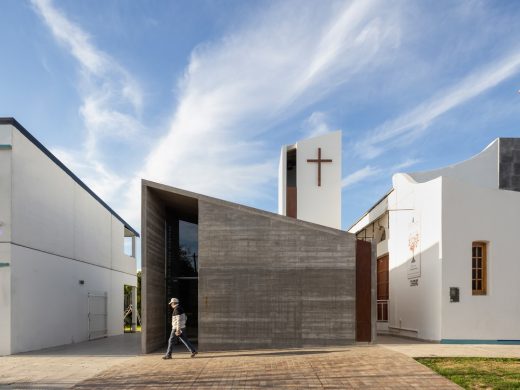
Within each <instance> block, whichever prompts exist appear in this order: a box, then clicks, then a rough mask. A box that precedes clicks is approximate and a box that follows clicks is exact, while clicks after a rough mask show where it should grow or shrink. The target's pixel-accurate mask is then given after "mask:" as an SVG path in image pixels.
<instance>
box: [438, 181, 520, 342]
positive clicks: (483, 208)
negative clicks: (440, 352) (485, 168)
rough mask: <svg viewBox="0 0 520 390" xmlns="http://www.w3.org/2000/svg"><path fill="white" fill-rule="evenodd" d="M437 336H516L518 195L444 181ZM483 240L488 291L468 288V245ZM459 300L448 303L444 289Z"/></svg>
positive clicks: (519, 316)
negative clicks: (452, 290) (451, 290)
mask: <svg viewBox="0 0 520 390" xmlns="http://www.w3.org/2000/svg"><path fill="white" fill-rule="evenodd" d="M443 205H444V207H443V211H442V218H443V254H444V258H443V272H442V274H443V278H442V279H443V284H442V338H443V339H466V340H468V339H469V340H475V339H478V340H520V327H519V326H518V324H519V322H520V300H519V299H518V298H519V297H520V284H519V283H518V275H520V261H519V259H518V256H519V255H518V220H519V219H520V193H518V192H514V191H504V190H498V189H489V188H483V187H478V186H473V185H469V184H468V183H467V182H462V181H459V180H456V179H452V178H445V179H444V182H443ZM473 241H487V242H488V285H487V295H483V296H473V295H472V290H471V265H472V264H471V245H472V242H473ZM450 287H459V289H460V302H458V303H450V299H449V288H450Z"/></svg>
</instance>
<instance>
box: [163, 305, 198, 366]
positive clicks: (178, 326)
mask: <svg viewBox="0 0 520 390" xmlns="http://www.w3.org/2000/svg"><path fill="white" fill-rule="evenodd" d="M168 305H170V306H171V307H172V309H173V313H172V332H171V334H170V338H169V340H168V350H167V351H166V355H164V356H163V359H171V358H172V350H173V343H174V341H175V339H177V338H178V339H179V340H180V341H182V343H183V344H184V345H185V346H186V348H188V350H189V351H190V352H191V357H195V355H196V354H197V353H198V352H197V350H196V349H195V347H194V346H193V345H192V344H191V343H190V340H188V338H187V337H186V334H185V330H186V321H187V319H186V314H185V313H184V309H183V308H182V306H181V305H180V304H179V300H178V299H177V298H172V299H171V300H170V303H168Z"/></svg>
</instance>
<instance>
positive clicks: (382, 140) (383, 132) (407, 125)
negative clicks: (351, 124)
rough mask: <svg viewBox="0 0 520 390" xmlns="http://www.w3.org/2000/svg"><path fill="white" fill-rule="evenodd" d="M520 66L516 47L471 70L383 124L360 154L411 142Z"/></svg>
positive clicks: (367, 155)
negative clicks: (514, 49)
mask: <svg viewBox="0 0 520 390" xmlns="http://www.w3.org/2000/svg"><path fill="white" fill-rule="evenodd" d="M519 70H520V51H518V50H516V51H514V52H513V53H512V54H510V55H508V56H505V57H504V58H501V59H499V60H498V61H493V62H492V63H490V64H488V65H487V66H485V67H482V68H480V69H478V70H476V71H474V72H472V73H470V74H469V75H468V76H466V77H465V78H464V79H462V80H461V81H459V82H458V83H456V84H455V85H454V86H452V87H450V88H448V89H446V90H444V91H442V92H441V93H438V94H436V95H435V96H434V97H433V98H431V99H429V100H427V101H425V102H423V103H421V104H419V105H418V106H416V107H415V108H414V109H412V110H411V111H409V112H407V113H405V114H403V115H401V116H399V117H398V118H396V119H394V120H391V121H388V122H386V123H384V124H382V125H381V126H379V127H378V128H376V129H375V130H374V131H372V132H370V133H369V134H367V135H366V136H365V137H364V138H363V139H362V140H361V141H359V142H357V143H356V145H355V151H356V154H357V155H358V156H360V157H364V158H367V159H372V158H375V157H377V156H379V155H381V154H382V153H384V152H386V151H388V150H391V149H394V148H396V147H398V146H402V145H408V144H410V142H411V141H413V140H415V139H416V137H417V136H418V135H420V134H421V133H422V132H423V131H425V130H426V129H427V128H429V127H430V126H431V124H432V123H433V122H434V121H435V120H436V119H437V118H439V117H440V116H441V115H443V114H445V113H447V112H448V111H450V110H452V109H454V108H456V107H458V106H460V105H462V104H464V103H466V102H467V101H468V100H470V99H472V98H474V97H476V96H478V95H480V94H482V93H483V92H485V91H487V90H489V89H490V88H493V87H495V86H496V85H498V84H499V83H501V82H502V81H504V80H506V79H507V78H509V77H511V76H513V75H515V74H517V73H518V72H519Z"/></svg>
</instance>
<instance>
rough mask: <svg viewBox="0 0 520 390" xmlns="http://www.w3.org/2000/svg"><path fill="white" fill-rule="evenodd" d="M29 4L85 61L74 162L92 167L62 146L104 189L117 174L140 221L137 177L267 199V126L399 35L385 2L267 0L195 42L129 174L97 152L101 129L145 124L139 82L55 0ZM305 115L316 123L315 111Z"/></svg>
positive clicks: (381, 52)
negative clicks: (113, 168) (81, 136)
mask: <svg viewBox="0 0 520 390" xmlns="http://www.w3.org/2000/svg"><path fill="white" fill-rule="evenodd" d="M33 4H34V8H35V9H36V10H37V12H38V14H40V15H41V17H42V19H43V20H44V21H45V23H46V25H47V26H48V27H49V29H50V30H51V31H52V33H53V35H54V37H55V38H56V40H57V41H58V42H60V43H61V44H63V45H64V46H65V47H66V48H67V49H68V50H69V52H70V54H71V55H72V56H74V58H76V60H77V61H78V64H79V66H80V70H81V72H80V75H81V78H82V79H81V91H82V94H83V95H82V96H83V103H82V106H81V108H80V113H81V115H82V117H83V119H84V122H85V127H86V129H87V139H86V142H85V154H84V155H83V156H82V160H84V161H89V163H88V166H87V167H86V166H83V163H78V161H74V159H73V157H72V156H73V154H72V153H69V154H66V153H63V151H61V155H62V156H63V158H65V159H70V164H71V165H73V166H77V167H78V169H80V170H83V171H85V172H86V171H87V170H88V169H90V174H89V172H86V173H85V176H87V177H92V178H93V180H94V181H95V180H96V179H95V177H99V178H98V183H96V184H93V187H96V186H98V187H99V188H100V190H99V191H100V192H102V193H108V192H110V191H111V190H112V189H113V187H114V186H112V187H111V188H104V184H105V183H108V182H110V181H113V182H114V183H116V187H118V188H120V189H122V186H123V184H117V183H125V184H124V187H125V194H126V195H127V199H126V201H125V203H124V204H123V205H121V206H120V207H117V206H116V209H119V210H121V211H122V214H123V215H125V217H127V218H129V219H130V220H131V221H138V220H139V215H140V213H139V209H140V202H139V196H138V194H139V193H140V179H141V178H146V179H150V180H155V181H159V182H162V183H166V184H169V185H173V186H178V187H182V188H185V189H189V190H192V191H198V192H202V193H206V194H209V195H213V196H218V197H223V198H226V199H231V200H240V201H247V200H249V201H251V200H253V199H258V198H261V197H265V196H267V194H268V193H266V191H265V188H266V187H267V185H268V184H269V183H270V182H273V181H274V178H275V176H276V171H277V170H276V166H277V161H276V160H277V157H278V156H277V151H278V145H277V146H276V147H275V148H274V149H273V150H272V151H271V150H270V148H271V147H272V145H268V144H267V143H266V142H265V141H264V139H265V137H264V134H265V133H266V132H268V131H269V129H270V128H271V126H272V125H273V123H276V122H278V121H280V120H283V119H284V118H287V117H288V116H290V115H292V114H294V113H297V112H300V111H302V110H303V109H305V108H306V107H308V106H309V105H310V104H312V103H313V102H316V101H317V100H319V99H321V98H322V97H323V96H325V95H327V94H328V93H330V92H331V91H333V90H334V89H335V88H337V87H338V86H339V85H342V84H343V83H345V82H347V81H348V80H351V79H352V78H353V77H355V76H356V75H357V74H359V73H360V72H366V71H367V70H370V69H375V68H377V67H378V66H379V65H380V64H382V63H385V61H387V59H388V53H390V52H392V51H393V50H394V49H395V48H396V47H397V46H398V45H399V42H400V34H401V32H400V27H399V10H397V9H395V7H394V8H392V7H385V3H384V2H381V1H371V0H369V1H365V0H362V1H353V2H349V3H347V4H345V3H335V2H332V3H328V4H327V6H324V5H323V4H321V3H319V4H318V3H313V2H309V3H305V6H295V4H297V3H290V2H287V3H273V4H272V6H271V7H270V8H268V9H262V10H261V11H260V12H256V13H255V14H254V15H251V16H250V18H249V19H247V18H246V20H245V21H244V23H243V25H242V26H241V27H238V28H237V29H235V30H234V31H232V32H229V33H228V34H226V35H225V36H224V37H223V38H222V39H220V40H217V41H213V42H208V43H205V44H202V45H200V46H198V47H197V48H195V49H194V50H193V52H192V54H191V57H190V59H189V64H188V66H187V68H186V71H185V74H184V76H183V77H182V79H181V80H180V81H179V83H178V88H177V93H178V95H177V96H176V98H175V101H176V105H175V107H173V108H172V114H171V121H170V123H169V126H168V128H167V130H166V132H165V134H164V135H163V136H162V137H161V138H160V139H157V140H156V141H155V146H153V147H152V148H151V150H150V152H149V154H148V155H147V157H146V158H145V160H144V161H143V164H142V166H143V167H142V169H140V170H139V172H137V173H136V174H135V175H133V176H132V177H131V178H126V177H120V176H117V175H114V174H113V173H111V172H110V171H109V170H108V169H106V168H105V167H104V166H103V164H102V163H101V158H100V156H98V155H97V154H98V150H99V143H100V142H101V141H102V140H103V139H104V138H106V137H122V136H123V137H124V136H125V135H129V134H133V133H134V132H135V131H141V129H142V125H141V122H140V120H139V112H140V110H141V105H142V93H141V91H140V88H139V87H138V84H137V83H136V82H135V81H134V79H133V78H132V77H131V75H130V74H129V73H128V72H127V71H126V70H125V69H124V68H123V67H122V66H120V65H119V64H118V63H117V62H116V61H115V60H114V59H113V58H111V57H110V56H109V55H107V54H106V53H104V52H103V51H101V50H99V49H98V48H97V47H96V46H95V45H94V44H93V43H92V38H91V37H90V36H89V35H88V34H87V33H86V32H85V31H83V30H82V29H81V28H80V27H79V26H77V25H75V24H74V23H72V22H71V21H70V20H68V19H67V18H66V17H65V15H64V14H63V13H62V12H61V11H59V10H57V9H56V8H55V7H54V6H53V3H52V2H51V1H49V0H33ZM298 4H299V3H298ZM253 20H254V23H252V21H253ZM321 119H324V118H323V117H322V118H321ZM312 120H314V121H315V125H317V129H319V130H320V131H324V129H325V127H323V126H325V122H323V124H322V125H320V124H319V120H320V115H319V114H318V115H317V116H315V117H314V118H313V119H312ZM320 126H321V127H320ZM139 141H140V142H142V141H143V139H142V137H141V138H139ZM91 161H92V163H91ZM89 184H92V183H91V182H89ZM121 192H122V191H121Z"/></svg>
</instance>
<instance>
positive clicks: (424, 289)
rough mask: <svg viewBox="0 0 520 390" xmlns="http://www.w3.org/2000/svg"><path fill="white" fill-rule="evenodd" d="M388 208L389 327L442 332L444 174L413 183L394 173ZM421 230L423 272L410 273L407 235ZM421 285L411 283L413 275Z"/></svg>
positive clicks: (415, 333)
mask: <svg viewBox="0 0 520 390" xmlns="http://www.w3.org/2000/svg"><path fill="white" fill-rule="evenodd" d="M393 184H394V191H393V192H392V193H391V194H390V195H389V197H388V209H389V210H390V229H391V232H390V238H389V240H388V249H389V253H390V255H389V271H390V276H389V290H390V291H389V292H390V296H389V329H390V331H391V332H394V333H398V334H403V335H407V336H412V337H418V338H421V339H426V340H439V339H440V336H441V318H440V313H441V259H442V242H441V227H442V225H441V224H442V219H441V215H442V214H441V207H442V179H441V178H437V179H434V180H432V181H430V182H426V183H422V184H421V183H415V182H414V181H413V179H411V178H410V177H409V176H408V175H405V174H396V175H394V177H393ZM415 232H417V233H418V234H419V247H418V249H417V250H416V252H415V253H416V258H417V256H418V255H420V260H419V261H420V276H416V277H409V273H408V263H409V261H410V260H411V258H412V253H411V251H410V249H409V238H410V236H411V235H413V234H414V233H415ZM411 279H417V280H418V285H417V286H411V285H410V280H411Z"/></svg>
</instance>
